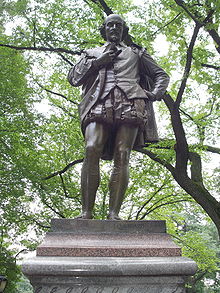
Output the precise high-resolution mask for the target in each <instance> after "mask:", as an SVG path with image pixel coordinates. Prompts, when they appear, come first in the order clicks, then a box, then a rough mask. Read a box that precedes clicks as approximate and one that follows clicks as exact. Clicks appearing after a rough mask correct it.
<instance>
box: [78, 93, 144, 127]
mask: <svg viewBox="0 0 220 293" xmlns="http://www.w3.org/2000/svg"><path fill="white" fill-rule="evenodd" d="M146 111H147V110H146V108H145V101H144V99H138V98H135V99H128V98H127V97H126V95H125V94H124V92H123V91H122V90H121V89H120V88H119V87H115V88H113V89H112V90H111V91H110V93H109V94H108V95H107V96H106V97H105V98H104V99H102V100H101V101H97V103H96V104H95V105H94V106H93V107H92V108H91V109H90V111H89V112H88V113H87V115H86V116H85V118H84V121H83V128H84V129H85V128H86V126H87V125H88V124H89V123H90V122H101V123H103V124H106V125H107V126H110V127H115V126H116V127H117V125H120V124H121V123H123V124H130V125H132V126H137V127H140V128H143V127H144V125H145V123H146V119H147V112H146Z"/></svg>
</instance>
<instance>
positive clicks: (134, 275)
mask: <svg viewBox="0 0 220 293" xmlns="http://www.w3.org/2000/svg"><path fill="white" fill-rule="evenodd" d="M51 227H52V229H51V232H48V233H47V234H46V237H45V239H44V241H43V243H42V244H41V245H39V246H38V248H37V256H36V257H34V258H31V259H28V260H26V261H25V262H24V263H23V266H22V270H23V272H24V274H25V275H26V276H27V277H28V278H29V279H30V281H31V283H32V285H33V287H34V290H35V291H34V292H35V293H55V292H56V293H85V292H86V293H101V292H103V293H116V292H118V293H125V292H126V293H171V292H172V293H173V292H175V293H183V292H185V289H184V285H185V282H186V280H187V278H188V277H189V276H191V275H193V274H194V273H195V272H196V264H195V262H194V261H192V260H190V259H187V258H184V257H182V256H181V249H180V248H179V247H178V246H176V245H175V244H174V243H173V241H172V240H171V238H170V236H169V235H168V234H167V233H166V226H165V222H164V221H107V220H106V221H101V220H79V219H78V220H71V219H54V220H52V225H51Z"/></svg>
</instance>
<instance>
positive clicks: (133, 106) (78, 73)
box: [68, 14, 169, 220]
mask: <svg viewBox="0 0 220 293" xmlns="http://www.w3.org/2000/svg"><path fill="white" fill-rule="evenodd" d="M100 31H101V34H102V36H103V37H104V39H105V40H106V43H105V44H104V45H103V46H102V47H97V48H92V49H88V50H86V51H84V53H83V56H82V58H81V59H80V61H79V62H78V63H77V64H76V65H75V66H73V68H71V70H70V72H69V75H68V80H69V82H70V84H71V85H73V86H82V92H83V99H82V101H81V103H80V106H79V112H80V119H81V126H82V131H83V134H84V137H85V159H84V163H83V167H82V175H81V190H82V214H81V216H80V218H83V219H91V218H92V217H93V214H92V211H93V207H94V202H95V197H96V192H97V189H98V186H99V182H100V175H99V161H100V159H101V158H105V159H113V161H114V166H113V170H112V174H111V178H110V182H109V190H110V201H109V214H108V219H110V220H119V219H120V218H119V216H118V214H119V211H120V207H121V205H122V202H123V198H124V194H125V191H126V189H127V185H128V179H129V158H130V152H131V150H132V149H133V148H135V147H136V146H141V145H144V144H145V143H146V142H153V141H158V135H157V129H156V123H155V117H154V112H153V106H152V102H153V101H156V100H161V98H162V96H163V94H164V93H165V90H166V88H167V86H168V83H169V77H168V75H167V74H166V73H165V71H164V70H163V69H162V68H160V67H159V66H158V65H157V63H156V62H155V61H154V60H153V59H152V57H151V56H150V55H149V54H148V53H147V51H146V50H145V49H143V48H140V47H137V46H127V45H126V44H125V43H124V42H123V39H124V38H125V36H126V34H128V27H127V26H126V24H125V22H124V20H123V19H122V18H121V17H120V16H119V15H116V14H112V15H109V16H108V17H107V18H106V19H105V22H104V24H103V26H102V28H101V29H100Z"/></svg>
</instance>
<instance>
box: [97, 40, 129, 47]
mask: <svg viewBox="0 0 220 293" xmlns="http://www.w3.org/2000/svg"><path fill="white" fill-rule="evenodd" d="M109 44H111V43H110V42H106V43H105V44H104V45H103V47H107V46H108V45H109ZM117 46H119V47H123V48H126V47H127V45H126V44H125V43H124V42H123V41H121V42H120V43H118V45H117Z"/></svg>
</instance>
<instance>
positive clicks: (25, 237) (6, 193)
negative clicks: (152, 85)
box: [0, 0, 220, 293]
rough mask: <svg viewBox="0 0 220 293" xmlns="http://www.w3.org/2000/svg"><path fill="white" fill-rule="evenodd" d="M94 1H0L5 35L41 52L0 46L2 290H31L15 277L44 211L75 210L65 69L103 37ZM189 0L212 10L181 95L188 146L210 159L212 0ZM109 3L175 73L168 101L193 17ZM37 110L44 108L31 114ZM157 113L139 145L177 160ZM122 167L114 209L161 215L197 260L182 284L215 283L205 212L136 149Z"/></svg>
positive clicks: (78, 154) (78, 148)
mask: <svg viewBox="0 0 220 293" xmlns="http://www.w3.org/2000/svg"><path fill="white" fill-rule="evenodd" d="M97 2H98V1H90V0H87V1H83V0H71V1H70V0H65V1H64V0H56V1H55V0H51V1H46V2H45V1H41V0H36V1H26V0H17V1H2V4H3V5H0V15H1V17H0V33H1V43H3V44H13V45H15V46H22V47H27V48H28V47H31V48H32V49H33V48H34V47H35V48H41V49H42V52H39V51H31V50H25V51H24V54H21V53H19V51H15V50H12V49H9V48H3V47H0V57H1V58H0V66H1V71H0V148H1V149H0V153H1V161H0V187H1V207H0V225H1V226H0V227H1V231H3V232H2V238H1V246H0V249H1V257H0V261H1V266H0V272H1V274H5V275H6V276H7V277H8V279H9V284H8V287H7V291H8V292H10V293H11V292H31V289H30V286H29V284H28V283H27V282H26V281H25V280H23V279H22V278H21V275H20V269H19V268H18V266H17V265H16V261H15V256H16V253H17V252H18V251H19V250H20V249H23V248H24V249H26V248H27V249H29V250H34V249H35V247H36V245H37V244H38V242H40V241H41V239H42V235H43V234H44V232H45V231H46V230H47V229H48V228H49V226H50V219H51V218H52V217H68V218H71V217H75V216H77V215H78V214H79V213H80V206H81V202H80V168H81V165H80V164H79V163H77V164H73V165H72V166H71V165H69V164H71V163H72V162H75V161H76V160H79V159H82V158H83V156H84V154H83V153H84V148H83V137H82V134H81V130H80V123H79V119H78V104H79V103H80V100H81V96H80V90H79V89H78V88H77V89H75V88H73V87H71V86H70V85H69V84H68V82H67V80H66V75H67V72H68V69H69V67H70V63H75V62H76V61H77V60H78V56H79V54H80V51H81V50H83V49H85V48H91V47H95V46H97V45H100V44H102V43H104V40H103V39H102V38H101V36H100V33H99V31H98V28H99V27H100V25H101V24H102V22H103V19H104V16H105V14H104V13H103V10H102V7H101V6H100V5H99V4H97ZM185 2H187V3H185ZM185 2H184V3H185V4H186V9H187V10H188V11H189V12H190V13H191V14H193V15H194V16H195V17H196V19H197V20H198V21H200V22H203V21H204V20H205V19H206V17H207V14H208V13H209V12H210V9H211V10H213V14H212V17H211V18H210V21H206V23H205V25H204V27H203V28H201V30H200V33H199V36H198V39H197V41H196V44H195V47H194V49H193V58H192V67H191V70H190V76H189V79H188V80H187V85H186V88H185V91H184V94H183V99H182V103H181V118H182V122H183V125H184V129H185V131H186V138H187V142H188V144H189V147H190V148H189V149H190V151H193V152H197V153H198V154H200V156H201V157H202V160H203V161H206V162H207V161H208V160H209V157H208V156H207V152H206V150H207V147H205V146H204V145H206V144H213V145H215V144H216V143H217V142H218V140H219V133H220V131H219V125H220V124H219V106H220V105H219V99H218V96H219V90H220V88H219V84H220V83H219V70H216V68H218V67H219V59H218V58H217V53H216V52H217V51H216V48H215V45H216V44H213V40H212V39H211V38H210V34H209V30H210V29H215V30H216V31H217V28H218V25H219V17H218V15H219V12H220V4H219V1H214V0H208V1H203V0H200V1H195V0H190V1H185ZM106 3H107V4H108V5H109V7H110V8H111V9H112V10H113V11H114V12H115V13H119V14H121V15H123V17H124V18H125V20H126V22H127V24H128V25H129V28H130V34H131V36H132V37H133V40H134V42H135V43H137V44H139V45H142V46H144V47H147V49H148V51H149V52H150V53H151V54H152V55H153V57H154V58H156V59H157V61H158V62H159V64H161V66H162V67H163V68H164V69H165V70H166V71H167V72H168V73H169V74H170V75H171V76H172V78H171V84H170V87H169V93H170V95H171V97H172V98H173V99H174V100H175V97H176V96H177V93H178V91H179V87H180V84H181V82H182V74H183V71H184V68H185V62H186V56H187V48H188V46H189V43H190V38H191V35H192V32H193V29H194V26H195V23H194V21H193V20H192V18H191V17H190V14H189V13H187V11H186V10H184V9H182V7H180V6H179V5H177V4H176V2H175V1H171V0H163V1H158V0H154V1H153V2H152V1H143V4H142V5H141V6H134V5H133V2H132V1H127V0H123V1H118V0H108V1H107V0H106ZM9 27H10V28H11V32H10V29H9ZM4 32H7V34H8V35H5V34H3V33H4ZM160 36H163V38H165V39H166V40H167V46H168V49H167V50H165V49H164V50H159V49H161V48H160V47H161V46H163V44H161V45H160V44H158V42H156V41H157V40H158V38H159V37H160ZM155 44H157V45H155ZM43 48H44V49H46V48H47V49H48V48H49V49H51V48H64V49H66V50H72V53H69V54H68V53H66V52H52V53H51V52H49V51H43ZM29 49H30V48H29ZM158 51H160V54H158ZM74 52H75V53H76V54H74ZM206 65H211V66H209V67H207V66H206ZM56 93H57V94H56ZM42 105H46V106H42ZM43 107H45V108H46V109H44V108H43ZM36 108H41V110H40V111H41V112H43V113H46V114H44V115H43V114H39V113H38V112H37V111H36ZM42 108H43V109H42ZM159 116H160V117H159ZM157 117H158V120H159V128H160V129H159V130H160V135H161V137H162V138H163V140H161V142H160V143H158V144H157V145H155V144H152V145H150V146H148V147H147V150H150V151H152V152H153V153H154V154H155V155H156V156H157V158H158V159H160V160H163V161H164V162H166V163H167V164H170V165H173V166H174V165H175V154H176V150H175V148H176V141H175V140H174V133H173V130H172V128H171V124H170V113H169V111H168V109H167V107H166V105H165V104H164V103H160V104H158V105H157ZM65 167H67V168H66V170H65ZM101 167H102V169H101V170H102V171H101V172H102V181H101V185H100V188H99V192H98V196H97V202H96V207H95V218H96V219H105V218H106V214H107V210H108V179H109V172H110V169H111V165H110V164H109V163H105V162H103V163H102V165H101ZM130 173H131V180H130V185H129V188H128V190H127V194H126V198H125V201H124V204H123V207H122V217H123V218H124V219H129V220H130V219H138V220H140V219H163V220H166V221H167V227H168V231H169V233H171V234H173V235H174V236H175V237H177V238H178V239H179V240H178V242H179V243H180V245H181V246H182V247H183V252H184V255H186V256H188V257H191V258H193V259H194V260H195V261H196V262H197V263H198V266H199V271H198V274H197V275H196V276H195V278H194V280H192V282H191V284H190V286H191V287H192V288H196V290H197V291H196V292H200V291H199V290H200V289H201V288H204V282H203V279H201V280H200V278H201V277H203V278H204V277H206V278H209V279H212V280H214V285H213V286H212V290H213V292H217V291H216V290H217V289H215V287H216V288H217V286H218V285H219V284H218V279H217V277H216V274H217V272H218V264H219V259H218V257H219V249H218V247H217V245H216V241H217V240H216V235H215V233H214V232H213V235H207V233H205V232H206V231H207V230H209V231H212V229H211V228H210V227H209V226H207V225H208V224H207V223H209V219H208V218H206V216H205V215H204V213H203V212H202V210H201V209H200V208H199V207H198V205H197V204H196V203H195V201H194V200H192V198H191V197H190V196H189V195H188V194H187V193H186V192H185V191H183V189H181V188H180V187H179V186H178V185H177V184H176V182H175V181H174V180H173V178H172V176H171V174H170V173H169V172H168V171H167V170H165V168H164V167H162V166H161V164H159V163H155V162H154V161H153V160H150V159H149V158H147V156H144V155H141V154H138V153H134V154H132V160H131V170H130ZM203 173H204V177H205V178H204V184H205V186H206V188H208V189H209V190H210V191H213V194H214V195H215V194H216V193H217V190H218V189H219V170H218V169H217V170H216V171H215V172H213V173H212V174H208V175H207V174H206V173H205V172H203ZM56 174H57V175H56ZM189 176H190V175H189ZM193 215H196V216H197V217H194V218H193ZM198 218H199V219H200V220H201V222H202V223H203V225H200V227H197V226H196V223H197V222H198ZM195 239H196V241H195ZM12 247H13V248H12ZM14 247H16V248H15V249H14ZM197 278H198V279H197ZM19 279H20V281H19V282H18V280H19ZM16 286H17V287H16ZM15 288H16V289H15ZM15 290H17V291H15ZM201 292H202V289H201Z"/></svg>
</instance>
